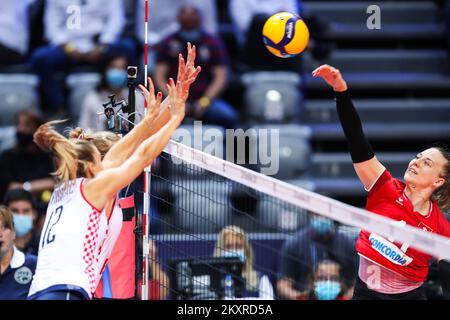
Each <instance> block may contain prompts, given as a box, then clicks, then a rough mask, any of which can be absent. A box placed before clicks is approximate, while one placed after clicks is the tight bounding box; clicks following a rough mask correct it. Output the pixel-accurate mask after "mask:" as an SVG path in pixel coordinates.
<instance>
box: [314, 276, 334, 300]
mask: <svg viewBox="0 0 450 320" xmlns="http://www.w3.org/2000/svg"><path fill="white" fill-rule="evenodd" d="M340 292H341V284H340V283H339V282H337V281H317V282H316V283H314V294H315V295H316V297H317V299H319V300H335V299H336V298H337V296H338V295H339V293H340Z"/></svg>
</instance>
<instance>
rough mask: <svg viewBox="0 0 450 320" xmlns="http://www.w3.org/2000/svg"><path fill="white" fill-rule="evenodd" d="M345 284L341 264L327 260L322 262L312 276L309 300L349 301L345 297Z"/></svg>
mask: <svg viewBox="0 0 450 320" xmlns="http://www.w3.org/2000/svg"><path fill="white" fill-rule="evenodd" d="M344 290H345V284H344V282H343V279H342V270H341V266H340V265H339V263H337V262H336V261H333V260H329V259H325V260H322V261H320V262H319V263H318V264H317V266H316V267H315V268H314V273H313V274H312V275H311V285H310V289H309V293H308V296H307V299H308V300H348V297H345V296H344Z"/></svg>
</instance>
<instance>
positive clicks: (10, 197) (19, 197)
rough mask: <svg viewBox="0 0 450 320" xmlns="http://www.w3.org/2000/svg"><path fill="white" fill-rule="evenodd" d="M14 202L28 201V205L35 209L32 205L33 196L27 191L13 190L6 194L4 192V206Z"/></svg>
mask: <svg viewBox="0 0 450 320" xmlns="http://www.w3.org/2000/svg"><path fill="white" fill-rule="evenodd" d="M15 201H28V202H29V203H31V206H32V207H33V209H36V208H35V205H34V199H33V195H32V194H31V192H29V191H27V190H23V189H13V190H9V191H8V192H6V194H5V198H4V200H3V203H4V204H5V205H6V206H9V204H10V203H11V202H15Z"/></svg>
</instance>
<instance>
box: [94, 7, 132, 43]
mask: <svg viewBox="0 0 450 320" xmlns="http://www.w3.org/2000/svg"><path fill="white" fill-rule="evenodd" d="M108 5H109V6H108V8H107V9H108V21H107V22H106V25H105V28H104V32H103V33H102V35H101V36H100V42H101V43H104V44H111V43H114V42H115V41H117V40H118V39H119V37H120V36H121V34H122V31H123V28H124V27H125V23H126V21H125V8H124V7H123V3H122V0H110V1H108Z"/></svg>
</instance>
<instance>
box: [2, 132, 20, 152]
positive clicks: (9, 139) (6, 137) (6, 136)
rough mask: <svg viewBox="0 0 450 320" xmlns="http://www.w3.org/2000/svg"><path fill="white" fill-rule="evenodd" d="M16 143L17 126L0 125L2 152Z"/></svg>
mask: <svg viewBox="0 0 450 320" xmlns="http://www.w3.org/2000/svg"><path fill="white" fill-rule="evenodd" d="M15 144H16V127H15V126H5V127H0V153H2V152H3V151H5V150H7V149H11V148H12V147H14V145H15Z"/></svg>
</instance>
